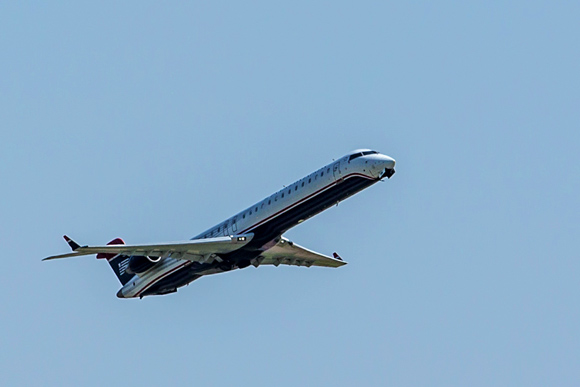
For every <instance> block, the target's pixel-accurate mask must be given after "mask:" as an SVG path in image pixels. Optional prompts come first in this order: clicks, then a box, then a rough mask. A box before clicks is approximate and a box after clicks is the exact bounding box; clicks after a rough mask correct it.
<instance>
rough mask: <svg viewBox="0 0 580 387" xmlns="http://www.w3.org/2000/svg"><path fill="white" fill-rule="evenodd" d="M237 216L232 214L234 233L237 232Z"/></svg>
mask: <svg viewBox="0 0 580 387" xmlns="http://www.w3.org/2000/svg"><path fill="white" fill-rule="evenodd" d="M237 219H238V217H237V216H234V218H233V219H232V231H233V233H234V234H235V233H236V232H238V225H237V223H236V221H237Z"/></svg>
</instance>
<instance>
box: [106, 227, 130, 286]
mask: <svg viewBox="0 0 580 387" xmlns="http://www.w3.org/2000/svg"><path fill="white" fill-rule="evenodd" d="M124 244H125V242H124V241H123V240H122V239H121V238H115V239H113V240H112V241H110V242H109V243H107V245H124ZM103 258H104V259H106V260H107V261H108V262H109V265H111V269H113V271H114V272H115V274H116V275H117V278H118V279H119V282H121V285H125V284H126V283H127V282H129V281H130V280H131V278H133V274H129V273H127V272H126V271H125V270H126V269H127V267H128V266H129V256H127V255H121V254H104V253H99V254H97V259H103Z"/></svg>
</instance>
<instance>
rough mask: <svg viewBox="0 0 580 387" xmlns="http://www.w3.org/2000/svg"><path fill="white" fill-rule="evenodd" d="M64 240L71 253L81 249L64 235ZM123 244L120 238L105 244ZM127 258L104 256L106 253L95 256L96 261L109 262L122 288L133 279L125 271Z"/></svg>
mask: <svg viewBox="0 0 580 387" xmlns="http://www.w3.org/2000/svg"><path fill="white" fill-rule="evenodd" d="M64 239H65V240H66V241H67V243H68V244H69V246H70V247H71V249H72V250H73V251H75V250H76V249H78V248H79V247H81V246H80V245H79V244H78V243H76V242H75V241H73V240H72V239H70V238H69V237H68V236H66V235H65V236H64ZM124 244H125V241H123V240H122V239H121V238H115V239H113V240H112V241H110V242H109V243H107V245H124ZM129 258H130V257H129V256H128V255H122V254H106V253H99V254H97V259H106V260H107V262H109V265H111V269H113V272H114V273H115V275H116V276H117V278H118V279H119V282H121V285H123V286H124V285H125V284H126V283H127V282H129V281H130V280H131V278H133V274H130V273H128V272H127V269H128V267H129Z"/></svg>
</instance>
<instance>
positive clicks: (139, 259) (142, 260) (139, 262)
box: [127, 255, 161, 274]
mask: <svg viewBox="0 0 580 387" xmlns="http://www.w3.org/2000/svg"><path fill="white" fill-rule="evenodd" d="M159 261H161V257H148V256H144V255H132V256H131V258H129V265H128V266H127V271H128V272H130V273H135V274H139V273H143V272H145V271H147V270H149V269H151V268H152V267H153V266H155V264H157V263H158V262H159Z"/></svg>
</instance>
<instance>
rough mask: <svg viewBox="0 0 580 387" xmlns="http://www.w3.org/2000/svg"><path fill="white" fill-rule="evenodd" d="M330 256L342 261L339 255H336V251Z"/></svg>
mask: <svg viewBox="0 0 580 387" xmlns="http://www.w3.org/2000/svg"><path fill="white" fill-rule="evenodd" d="M332 256H333V257H334V259H340V260H341V261H343V259H342V258H341V257H340V255H338V254H337V253H336V252H334V253H332Z"/></svg>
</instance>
